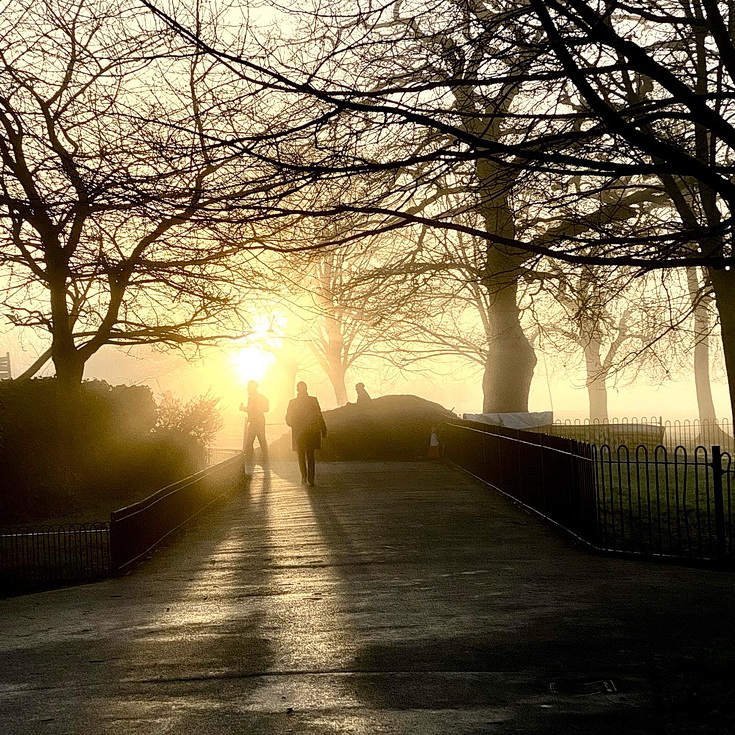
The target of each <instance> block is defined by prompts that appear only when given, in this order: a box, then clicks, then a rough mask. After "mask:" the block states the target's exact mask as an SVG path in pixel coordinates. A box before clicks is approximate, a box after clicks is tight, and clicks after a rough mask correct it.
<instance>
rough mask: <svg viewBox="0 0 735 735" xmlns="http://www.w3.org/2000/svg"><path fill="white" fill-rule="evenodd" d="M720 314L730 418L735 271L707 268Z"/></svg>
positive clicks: (733, 406)
mask: <svg viewBox="0 0 735 735" xmlns="http://www.w3.org/2000/svg"><path fill="white" fill-rule="evenodd" d="M708 272H709V277H710V280H711V281H712V288H713V289H714V292H715V303H716V304H717V313H718V314H719V315H720V331H721V333H722V351H723V352H724V354H725V370H726V372H727V385H728V387H729V389H730V418H731V419H732V417H733V416H735V271H732V270H728V271H726V270H719V269H714V268H710V269H709V270H708Z"/></svg>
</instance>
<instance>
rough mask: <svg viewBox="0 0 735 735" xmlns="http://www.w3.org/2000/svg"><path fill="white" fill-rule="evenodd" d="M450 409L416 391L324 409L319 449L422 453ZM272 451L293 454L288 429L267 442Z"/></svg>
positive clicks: (344, 454)
mask: <svg viewBox="0 0 735 735" xmlns="http://www.w3.org/2000/svg"><path fill="white" fill-rule="evenodd" d="M454 415H455V414H453V413H452V412H451V411H448V410H447V409H446V408H442V407H441V406H440V405H439V404H438V403H433V402H432V401H427V400H425V399H423V398H419V397H418V396H411V395H397V396H381V397H380V398H373V400H372V401H368V402H367V403H364V404H362V403H361V404H359V405H358V404H357V403H348V404H347V405H346V406H342V407H340V408H335V409H333V410H331V411H324V421H325V422H326V424H327V438H326V439H325V440H324V441H323V442H322V448H321V450H320V451H318V452H317V458H318V459H321V460H327V461H329V460H349V461H352V460H411V459H417V458H419V457H426V456H427V454H428V452H429V440H430V438H431V429H432V427H434V426H438V425H439V424H441V422H442V421H444V420H445V419H447V418H451V417H453V416H454ZM269 452H270V453H271V456H273V457H284V456H287V455H288V456H291V455H292V454H293V453H292V452H291V434H290V432H289V433H288V434H286V435H284V436H282V437H281V438H280V439H278V440H276V441H275V442H273V443H272V444H271V445H270V447H269Z"/></svg>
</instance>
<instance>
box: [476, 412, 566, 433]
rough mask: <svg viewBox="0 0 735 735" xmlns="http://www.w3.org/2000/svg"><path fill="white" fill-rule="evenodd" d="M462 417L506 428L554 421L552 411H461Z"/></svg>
mask: <svg viewBox="0 0 735 735" xmlns="http://www.w3.org/2000/svg"><path fill="white" fill-rule="evenodd" d="M462 418H463V419H467V421H477V422H478V423H481V424H491V425H492V426H505V427H507V428H508V429H533V428H535V427H537V426H549V425H551V424H553V423H554V412H553V411H518V412H516V413H463V414H462Z"/></svg>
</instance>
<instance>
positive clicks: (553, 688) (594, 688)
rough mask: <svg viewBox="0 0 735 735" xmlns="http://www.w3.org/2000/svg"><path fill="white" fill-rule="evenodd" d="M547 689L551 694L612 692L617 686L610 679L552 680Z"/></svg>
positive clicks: (616, 689)
mask: <svg viewBox="0 0 735 735" xmlns="http://www.w3.org/2000/svg"><path fill="white" fill-rule="evenodd" d="M549 691H550V692H552V693H553V694H612V693H613V692H617V691H618V688H617V687H616V686H615V682H614V681H613V680H612V679H596V680H595V681H552V682H551V684H549Z"/></svg>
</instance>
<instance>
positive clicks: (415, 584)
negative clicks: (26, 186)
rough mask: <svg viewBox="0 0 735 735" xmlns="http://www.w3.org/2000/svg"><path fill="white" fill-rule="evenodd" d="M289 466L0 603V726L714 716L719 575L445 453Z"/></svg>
mask: <svg viewBox="0 0 735 735" xmlns="http://www.w3.org/2000/svg"><path fill="white" fill-rule="evenodd" d="M295 479H296V475H295V472H294V469H293V466H292V465H287V466H284V467H283V468H280V467H276V468H274V470H273V472H272V473H271V474H270V475H269V476H265V477H264V476H263V475H256V477H255V478H254V481H253V483H252V485H251V487H250V488H249V489H247V490H243V492H242V494H241V495H240V496H239V497H237V498H235V499H234V500H233V501H232V502H231V503H229V504H227V505H226V506H223V507H221V508H219V509H217V510H216V511H215V512H214V513H212V514H211V515H209V516H207V517H206V518H204V519H202V520H200V521H199V523H198V524H197V526H196V527H195V528H194V529H193V530H191V532H190V533H189V534H188V535H187V536H185V537H184V538H182V539H179V540H178V541H177V542H176V543H174V544H171V545H169V546H168V547H167V548H165V549H162V550H160V551H158V552H156V553H155V554H154V555H153V558H152V559H151V560H150V561H148V562H147V563H146V564H144V565H143V566H141V567H140V568H139V569H138V570H136V571H135V572H134V573H133V574H131V575H129V576H127V577H125V578H122V579H113V580H108V581H105V582H102V583H98V584H94V585H88V586H83V587H77V588H70V589H65V590H57V591H54V592H46V593H41V594H35V595H28V596H24V597H18V598H14V599H7V600H1V601H0V664H2V666H1V667H0V731H1V732H3V733H13V734H20V733H88V734H89V735H96V734H97V733H141V734H143V733H145V734H146V735H148V734H149V733H183V734H184V735H196V734H198V733H252V734H254V735H259V734H262V735H278V734H279V733H305V734H315V735H316V734H318V735H327V734H330V735H331V734H341V733H355V734H358V733H359V734H365V735H368V734H369V735H380V734H383V733H400V734H404V733H408V734H413V733H416V734H417V735H418V734H420V735H454V734H457V735H470V734H472V735H476V734H478V733H502V734H505V733H563V734H564V735H568V734H570V733H585V734H587V733H643V732H651V733H654V732H672V733H673V732H677V733H678V732H681V733H689V732H713V733H714V732H726V731H727V732H729V731H730V730H726V729H724V728H722V723H723V722H725V721H727V723H728V724H729V725H730V726H731V725H732V722H733V719H727V718H732V709H728V707H731V706H732V705H731V701H732V697H733V693H734V692H735V675H734V674H733V668H732V665H731V664H730V661H731V660H732V656H733V653H735V650H734V649H735V644H734V643H733V638H734V636H733V635H732V633H731V630H732V625H733V620H732V619H733V616H735V585H734V584H733V582H735V576H732V575H724V574H716V573H713V572H708V571H698V570H691V569H680V568H676V567H665V566H660V565H653V564H646V563H635V562H629V561H619V560H614V559H605V558H600V557H596V556H593V555H590V554H588V553H585V552H582V551H579V550H577V549H575V548H574V547H573V546H572V544H571V543H570V542H569V541H568V540H566V539H565V538H564V537H562V536H561V535H560V534H558V533H557V532H556V531H554V530H553V529H550V528H549V527H547V526H546V525H544V524H543V523H541V522H540V521H538V520H536V519H535V518H534V517H532V516H530V515H528V514H527V513H526V512H525V511H523V510H521V509H518V508H516V507H515V506H513V504H511V503H510V502H509V501H507V500H506V499H504V498H502V497H500V496H498V495H497V494H496V493H494V492H493V491H491V490H489V489H487V488H486V487H484V486H482V485H480V484H478V483H475V482H474V481H473V480H471V479H468V477H467V476H466V475H464V474H462V473H460V472H458V471H455V470H453V469H451V468H448V467H445V466H443V465H438V464H432V463H429V462H425V463H410V464H408V463H407V464H380V463H373V464H342V463H335V464H333V465H320V466H319V467H318V480H319V487H318V488H316V489H314V490H308V491H307V490H306V489H304V488H301V487H300V486H298V485H297V484H296V483H295ZM609 680H611V681H612V682H613V683H614V685H615V688H616V689H617V691H609V692H606V691H604V687H603V686H602V685H598V684H595V683H594V682H600V681H609ZM550 685H554V687H555V690H554V687H550ZM587 687H589V690H590V691H589V692H588V688H587ZM705 690H706V691H705ZM728 701H729V702H730V704H728ZM704 723H709V726H711V727H712V729H705V727H704ZM694 725H696V727H695V726H694ZM697 728H700V729H697Z"/></svg>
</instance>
